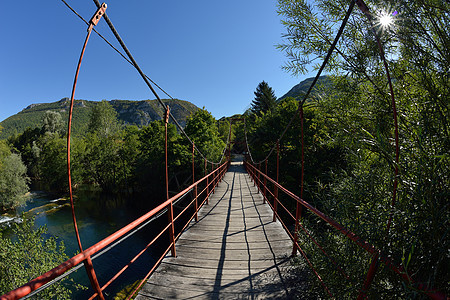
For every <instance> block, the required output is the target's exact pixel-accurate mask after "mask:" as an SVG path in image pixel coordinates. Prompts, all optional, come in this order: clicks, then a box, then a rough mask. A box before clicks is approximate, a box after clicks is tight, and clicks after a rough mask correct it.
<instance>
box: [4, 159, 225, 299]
mask: <svg viewBox="0 0 450 300" xmlns="http://www.w3.org/2000/svg"><path fill="white" fill-rule="evenodd" d="M228 166H229V163H228V162H224V163H223V164H222V165H221V166H220V167H219V168H218V171H219V172H218V174H217V175H216V174H215V172H211V173H209V174H208V175H206V176H204V177H203V178H201V179H199V180H197V181H196V182H195V183H193V184H191V185H190V186H188V187H187V188H185V189H184V190H183V191H181V192H179V193H178V194H176V195H175V196H173V197H171V198H169V199H168V200H166V201H164V202H163V203H161V204H160V205H158V206H157V207H155V208H154V209H152V210H150V211H149V212H147V213H146V214H144V215H143V216H141V217H140V218H138V219H136V220H135V221H133V222H131V223H130V224H128V225H126V226H125V227H123V228H121V229H119V230H118V231H116V232H115V233H113V234H111V235H110V236H108V237H106V238H105V239H103V240H101V241H100V242H98V243H96V244H95V245H93V246H91V247H90V248H88V249H86V250H84V251H82V252H81V253H79V254H78V255H75V256H73V257H72V258H70V259H68V260H67V261H65V262H64V263H62V264H60V265H59V266H57V267H55V268H53V269H52V270H50V271H48V272H46V273H44V274H42V275H41V276H39V277H37V278H35V279H33V280H31V281H29V282H28V283H26V284H24V285H23V286H21V287H19V288H17V289H15V290H13V291H10V292H9V293H7V294H5V295H3V296H0V300H10V299H19V298H22V297H24V296H26V295H28V294H30V293H31V292H33V291H35V290H37V289H38V288H39V287H41V286H43V285H45V284H46V283H48V282H50V281H52V280H53V279H55V278H57V277H58V276H60V275H62V274H64V273H65V272H67V271H69V270H70V269H72V268H74V267H75V266H77V265H79V264H80V263H84V262H85V261H86V260H88V259H90V257H92V255H94V254H96V253H98V252H100V251H101V250H102V249H104V248H106V247H108V246H109V245H111V244H112V243H114V242H115V241H117V240H118V239H120V238H121V237H123V236H124V235H126V234H127V233H129V232H131V231H133V230H134V229H136V228H137V227H139V226H140V225H142V224H143V223H145V222H146V221H148V220H150V219H151V218H152V217H154V216H156V215H157V214H159V213H160V212H162V211H164V209H166V208H169V207H170V206H172V205H173V202H175V201H176V200H177V199H179V198H180V197H182V196H184V195H185V194H186V193H187V192H189V191H191V190H194V189H195V187H197V186H199V185H201V184H204V182H206V180H208V179H211V178H212V177H216V178H219V177H220V178H222V177H223V176H224V175H225V172H226V170H227V169H228ZM211 184H212V182H211ZM205 191H206V189H204V190H203V191H201V192H200V193H199V194H198V195H197V197H196V198H195V199H198V198H199V197H202V196H204V197H207V196H208V195H207V194H206V193H204V192H205ZM204 202H205V200H204V201H202V202H201V204H200V206H199V208H198V209H200V208H201V207H202V206H203V204H204ZM190 205H192V202H191V204H190ZM198 209H197V210H196V211H195V212H193V214H192V216H191V218H190V220H192V218H194V217H195V214H196V213H197V212H198ZM186 211H187V210H184V211H183V212H186ZM183 212H181V213H180V214H178V216H177V217H176V218H174V222H175V220H177V219H178V218H179V216H180V215H181V214H182V213H183ZM190 220H189V221H188V222H187V223H186V225H185V227H187V225H188V224H189V222H190ZM171 226H172V223H168V225H167V226H166V227H165V228H164V229H163V230H162V231H161V232H160V233H159V234H158V235H157V236H156V237H155V238H154V239H153V240H152V241H151V242H150V243H149V244H148V245H147V246H146V247H145V248H144V250H143V251H141V253H139V254H138V255H136V256H135V257H134V258H133V259H132V260H131V261H130V263H129V264H127V265H126V266H125V267H124V268H125V269H126V268H127V267H128V266H129V265H131V263H132V262H134V261H135V260H136V259H137V258H138V257H139V256H140V255H141V254H142V253H144V252H145V250H146V249H148V247H150V246H151V245H152V244H154V242H155V241H156V240H158V239H159V238H161V236H163V234H164V232H166V231H167V230H169V229H170V227H171ZM180 235H181V233H180V234H178V236H176V237H175V241H176V240H177V239H178V238H179V236H180ZM171 248H172V244H171V245H170V246H169V247H168V248H167V249H166V251H164V253H163V254H162V256H161V257H160V260H159V261H161V260H162V258H164V256H165V255H166V254H167V252H168V251H170V250H171ZM154 269H155V267H154V268H152V270H150V272H149V274H148V276H150V274H151V273H152V272H153V271H154ZM123 271H124V269H123V270H121V271H119V273H123ZM118 275H120V274H118ZM118 275H117V274H116V275H114V276H113V277H112V278H111V279H110V280H109V281H108V282H107V284H105V285H104V286H103V287H101V288H100V290H102V291H103V290H104V289H105V288H106V287H107V286H108V285H110V284H111V282H112V281H114V280H115V279H116V278H117V277H118ZM148 276H147V278H148ZM143 282H144V281H143ZM95 296H97V292H96V293H95V294H94V295H93V297H95Z"/></svg>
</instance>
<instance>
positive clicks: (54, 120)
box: [42, 110, 63, 133]
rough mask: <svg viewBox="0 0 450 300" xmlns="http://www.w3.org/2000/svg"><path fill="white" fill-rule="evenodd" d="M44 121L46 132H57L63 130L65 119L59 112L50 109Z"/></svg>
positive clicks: (43, 128) (43, 127)
mask: <svg viewBox="0 0 450 300" xmlns="http://www.w3.org/2000/svg"><path fill="white" fill-rule="evenodd" d="M42 123H43V126H42V130H43V131H44V132H50V133H57V132H60V131H61V130H62V125H63V120H62V117H61V114H60V113H59V112H56V111H51V110H48V111H46V112H45V115H44V117H43V119H42Z"/></svg>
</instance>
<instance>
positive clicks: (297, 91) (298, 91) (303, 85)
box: [278, 75, 331, 100]
mask: <svg viewBox="0 0 450 300" xmlns="http://www.w3.org/2000/svg"><path fill="white" fill-rule="evenodd" d="M313 81H314V77H311V78H308V79H305V80H303V81H302V82H300V83H299V84H297V85H295V86H294V87H293V88H291V89H290V90H289V92H287V93H286V94H284V95H283V96H281V97H280V98H279V99H278V100H281V99H284V98H287V97H293V98H297V97H302V96H303V95H305V94H306V92H307V91H308V89H309V87H310V86H311V83H312V82H313ZM330 86H331V78H330V76H327V75H324V76H320V77H319V79H318V80H317V82H316V85H315V86H314V88H313V89H312V94H314V93H317V92H318V91H320V89H321V88H328V87H330ZM300 100H301V99H300Z"/></svg>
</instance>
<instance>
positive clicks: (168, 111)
mask: <svg viewBox="0 0 450 300" xmlns="http://www.w3.org/2000/svg"><path fill="white" fill-rule="evenodd" d="M169 115H170V108H169V105H167V111H166V114H165V120H164V122H165V123H168V122H169Z"/></svg>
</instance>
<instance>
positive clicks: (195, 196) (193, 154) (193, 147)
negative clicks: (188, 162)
mask: <svg viewBox="0 0 450 300" xmlns="http://www.w3.org/2000/svg"><path fill="white" fill-rule="evenodd" d="M194 159H195V144H194V143H192V184H195V167H194ZM194 199H195V222H198V199H197V185H195V187H194Z"/></svg>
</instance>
